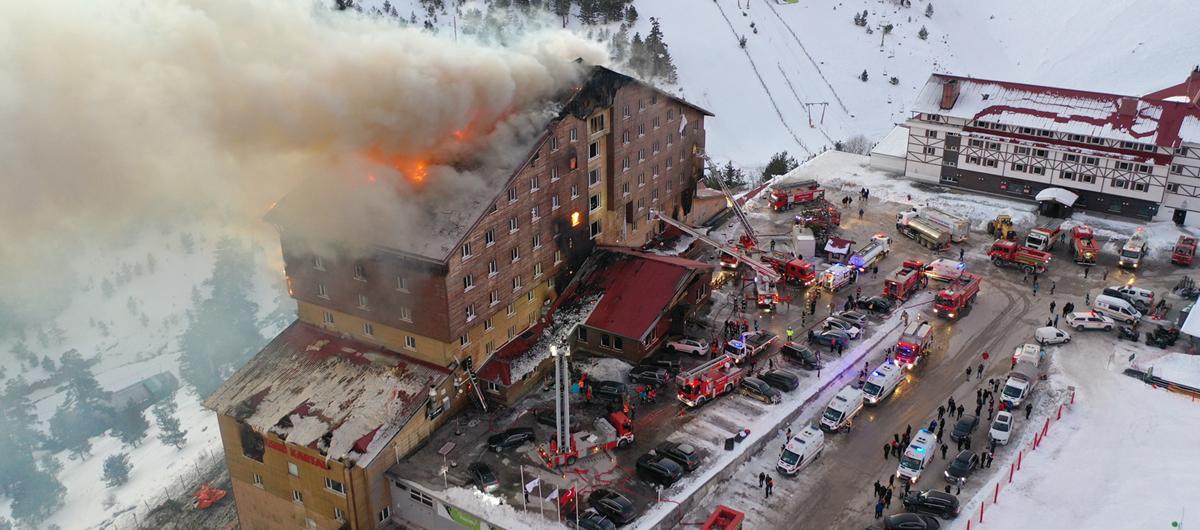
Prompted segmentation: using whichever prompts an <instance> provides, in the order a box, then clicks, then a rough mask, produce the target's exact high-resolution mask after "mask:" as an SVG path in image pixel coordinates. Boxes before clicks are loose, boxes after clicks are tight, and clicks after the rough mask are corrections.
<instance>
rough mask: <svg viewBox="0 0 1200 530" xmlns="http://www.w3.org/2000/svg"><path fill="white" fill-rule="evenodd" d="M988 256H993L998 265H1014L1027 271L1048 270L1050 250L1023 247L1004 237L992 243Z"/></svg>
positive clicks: (1039, 271) (994, 262)
mask: <svg viewBox="0 0 1200 530" xmlns="http://www.w3.org/2000/svg"><path fill="white" fill-rule="evenodd" d="M988 257H989V258H992V264H994V265H995V266H997V267H1012V268H1016V269H1021V271H1022V272H1026V273H1033V272H1038V273H1042V272H1046V265H1048V264H1049V263H1050V253H1049V252H1042V251H1040V250H1034V249H1032V248H1029V247H1023V246H1021V245H1018V244H1017V243H1016V242H1015V241H1005V240H1003V239H997V240H996V242H995V243H992V248H990V249H988Z"/></svg>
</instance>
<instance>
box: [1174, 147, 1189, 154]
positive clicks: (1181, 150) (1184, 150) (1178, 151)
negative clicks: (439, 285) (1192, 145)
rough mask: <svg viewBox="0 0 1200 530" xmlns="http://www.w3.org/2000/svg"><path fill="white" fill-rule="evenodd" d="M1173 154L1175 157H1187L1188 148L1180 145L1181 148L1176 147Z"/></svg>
mask: <svg viewBox="0 0 1200 530" xmlns="http://www.w3.org/2000/svg"><path fill="white" fill-rule="evenodd" d="M1175 154H1177V155H1179V156H1187V155H1188V148H1187V146H1185V145H1181V146H1179V147H1176V148H1175Z"/></svg>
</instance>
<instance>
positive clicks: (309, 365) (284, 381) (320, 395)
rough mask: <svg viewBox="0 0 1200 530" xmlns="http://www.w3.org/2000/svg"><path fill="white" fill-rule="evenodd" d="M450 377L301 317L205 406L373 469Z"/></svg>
mask: <svg viewBox="0 0 1200 530" xmlns="http://www.w3.org/2000/svg"><path fill="white" fill-rule="evenodd" d="M447 376H448V373H447V371H446V370H444V369H441V368H439V367H434V366H432V365H428V364H424V363H421V362H418V361H416V360H413V359H410V358H406V357H404V356H402V355H400V354H398V353H395V352H391V351H389V350H386V349H383V348H379V347H376V346H371V345H368V344H365V343H361V342H357V341H353V340H348V339H342V338H339V337H337V336H335V335H331V334H328V333H325V332H324V331H322V330H320V329H318V328H316V327H314V326H311V325H308V324H304V323H301V322H300V321H296V322H293V323H292V325H291V326H288V328H287V329H286V330H284V331H283V333H280V334H279V336H277V337H275V339H274V340H272V341H271V343H270V344H267V346H266V347H264V348H263V349H262V351H260V352H259V353H258V354H257V355H255V356H254V358H253V359H251V360H250V362H248V363H246V365H245V366H243V367H242V368H241V369H240V370H238V371H237V373H235V374H234V375H233V377H230V378H229V380H228V381H226V382H225V384H224V385H222V386H221V388H220V389H218V390H217V391H216V392H215V393H214V394H213V395H212V396H210V397H209V398H208V399H207V400H205V402H204V405H205V406H206V407H208V408H209V409H211V410H213V411H214V412H216V413H217V414H222V415H226V416H232V417H234V418H237V419H238V420H240V421H242V422H245V423H246V424H247V425H249V426H250V427H251V428H253V429H255V430H256V431H258V432H260V433H267V432H270V433H274V434H276V435H278V436H279V437H280V438H282V439H283V440H284V441H286V442H288V443H293V444H296V445H300V446H306V447H310V448H313V449H317V450H319V451H321V452H322V453H324V454H325V455H326V456H327V457H328V458H330V459H333V460H342V459H344V460H345V461H346V462H347V463H358V464H359V465H360V466H366V465H367V464H369V463H370V462H371V460H372V459H373V458H374V457H375V455H377V454H378V453H379V451H380V450H382V449H383V448H384V447H386V446H387V444H388V442H389V441H390V440H391V439H392V437H393V436H395V435H396V433H397V432H399V431H400V429H401V428H402V427H403V426H404V425H405V423H407V422H408V420H409V418H411V417H412V416H413V414H414V413H416V412H418V410H419V409H420V408H421V407H422V406H423V405H424V404H425V402H426V400H427V399H428V390H429V388H430V387H431V386H436V385H440V384H441V383H442V381H444V380H445V378H446V377H447Z"/></svg>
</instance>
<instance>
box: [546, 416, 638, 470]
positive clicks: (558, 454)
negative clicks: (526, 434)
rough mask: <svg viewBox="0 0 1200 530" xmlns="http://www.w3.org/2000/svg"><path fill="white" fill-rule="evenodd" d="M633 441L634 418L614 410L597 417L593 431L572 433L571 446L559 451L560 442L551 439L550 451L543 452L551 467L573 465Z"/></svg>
mask: <svg viewBox="0 0 1200 530" xmlns="http://www.w3.org/2000/svg"><path fill="white" fill-rule="evenodd" d="M632 443H633V420H630V419H629V416H626V415H625V413H624V412H620V411H618V412H612V413H609V415H608V416H607V417H604V418H596V423H595V428H594V429H593V430H592V431H591V432H588V431H579V432H574V433H571V447H570V448H564V449H563V450H562V451H559V447H558V444H557V443H556V442H555V441H554V440H551V441H550V452H548V453H545V454H543V455H542V456H543V458H545V459H546V463H547V464H548V465H549V466H550V467H552V468H553V467H558V466H561V465H564V464H565V465H568V466H569V465H573V464H574V463H575V461H576V460H578V459H580V458H586V457H589V456H592V455H596V454H599V453H601V452H603V451H609V450H612V449H617V448H620V449H624V448H626V447H629V444H632Z"/></svg>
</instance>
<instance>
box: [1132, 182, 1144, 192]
mask: <svg viewBox="0 0 1200 530" xmlns="http://www.w3.org/2000/svg"><path fill="white" fill-rule="evenodd" d="M1130 188H1132V189H1133V191H1146V183H1145V182H1134V183H1132V185H1131V186H1130Z"/></svg>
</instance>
